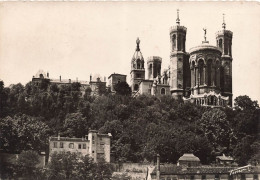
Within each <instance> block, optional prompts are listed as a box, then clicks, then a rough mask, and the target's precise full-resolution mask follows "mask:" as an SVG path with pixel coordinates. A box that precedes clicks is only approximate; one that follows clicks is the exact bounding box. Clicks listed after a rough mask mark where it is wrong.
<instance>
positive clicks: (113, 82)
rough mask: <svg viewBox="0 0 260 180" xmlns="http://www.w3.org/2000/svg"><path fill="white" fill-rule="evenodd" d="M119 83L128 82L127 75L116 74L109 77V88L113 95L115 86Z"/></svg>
mask: <svg viewBox="0 0 260 180" xmlns="http://www.w3.org/2000/svg"><path fill="white" fill-rule="evenodd" d="M119 82H126V75H124V74H116V73H114V74H111V75H110V76H109V77H108V88H110V90H111V92H112V93H114V92H115V88H114V86H115V85H116V84H117V83H119Z"/></svg>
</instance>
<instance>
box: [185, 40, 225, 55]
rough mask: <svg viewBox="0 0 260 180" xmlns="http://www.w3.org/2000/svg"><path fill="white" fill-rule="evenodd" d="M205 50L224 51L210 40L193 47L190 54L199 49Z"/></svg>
mask: <svg viewBox="0 0 260 180" xmlns="http://www.w3.org/2000/svg"><path fill="white" fill-rule="evenodd" d="M204 50H211V51H217V52H219V53H222V50H221V49H220V48H218V47H216V46H213V45H210V44H209V43H208V42H203V43H202V44H201V45H199V46H195V47H193V48H191V49H190V54H192V53H195V52H198V51H204Z"/></svg>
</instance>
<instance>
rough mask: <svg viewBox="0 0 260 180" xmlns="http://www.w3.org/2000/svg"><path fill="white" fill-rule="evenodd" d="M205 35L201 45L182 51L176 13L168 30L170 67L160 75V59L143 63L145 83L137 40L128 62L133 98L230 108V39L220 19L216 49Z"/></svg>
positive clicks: (183, 31)
mask: <svg viewBox="0 0 260 180" xmlns="http://www.w3.org/2000/svg"><path fill="white" fill-rule="evenodd" d="M203 30H204V32H205V35H204V41H202V44H200V45H198V46H196V47H193V48H191V49H190V50H189V52H187V51H186V33H187V28H186V27H185V26H181V25H180V18H179V11H177V19H176V25H175V26H172V27H171V28H170V42H171V52H170V65H169V69H167V70H165V71H164V73H163V74H161V63H162V58H161V57H158V56H152V57H149V58H148V59H147V71H148V73H147V75H148V79H145V69H144V64H145V62H144V58H143V55H142V53H141V51H140V45H139V44H140V40H139V39H137V41H136V43H137V47H136V51H135V53H134V56H133V58H132V61H131V72H130V74H131V81H130V86H131V87H132V92H133V95H134V96H135V95H139V94H151V95H165V94H171V95H172V96H173V97H175V98H176V99H183V100H184V101H189V102H192V103H196V104H200V105H203V106H225V105H229V106H231V105H232V60H233V58H232V36H233V33H232V32H231V31H229V30H226V24H225V21H224V17H223V24H222V30H220V31H218V32H217V33H216V46H213V45H210V44H209V42H208V41H207V39H206V33H207V30H206V29H203Z"/></svg>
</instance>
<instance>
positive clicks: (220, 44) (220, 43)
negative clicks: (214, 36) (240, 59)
mask: <svg viewBox="0 0 260 180" xmlns="http://www.w3.org/2000/svg"><path fill="white" fill-rule="evenodd" d="M218 47H220V48H221V49H222V39H219V42H218Z"/></svg>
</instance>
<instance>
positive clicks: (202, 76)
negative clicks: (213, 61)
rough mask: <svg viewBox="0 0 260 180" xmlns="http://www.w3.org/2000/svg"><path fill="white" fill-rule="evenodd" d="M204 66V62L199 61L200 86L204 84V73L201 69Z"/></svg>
mask: <svg viewBox="0 0 260 180" xmlns="http://www.w3.org/2000/svg"><path fill="white" fill-rule="evenodd" d="M203 66H204V62H203V60H199V74H198V75H199V84H200V85H203V83H204V75H203V74H204V72H203V68H204V67H203Z"/></svg>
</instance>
